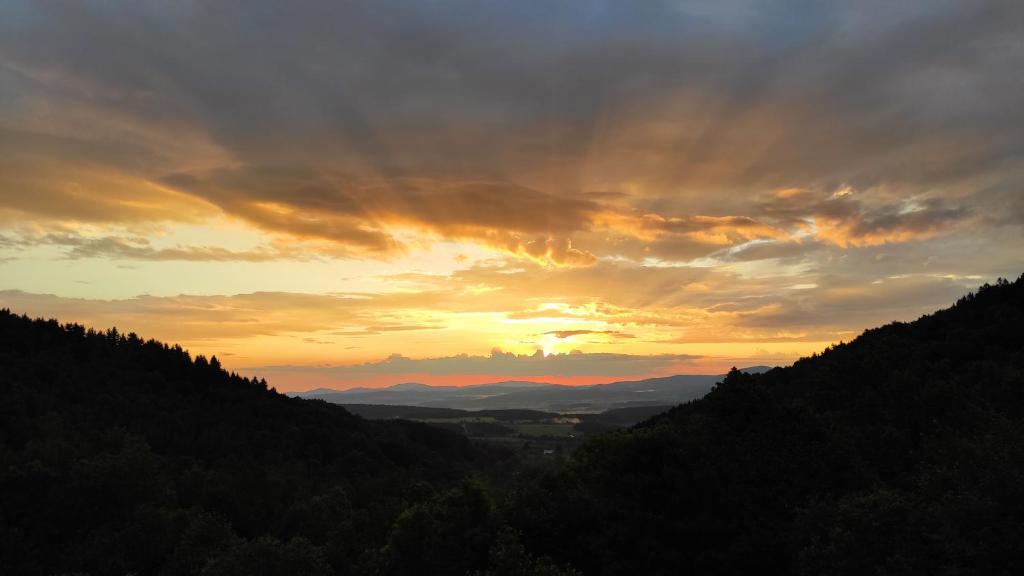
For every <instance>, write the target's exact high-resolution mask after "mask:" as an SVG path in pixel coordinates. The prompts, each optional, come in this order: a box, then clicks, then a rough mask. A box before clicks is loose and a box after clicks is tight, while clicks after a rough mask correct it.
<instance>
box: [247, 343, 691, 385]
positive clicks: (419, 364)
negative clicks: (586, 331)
mask: <svg viewBox="0 0 1024 576" xmlns="http://www.w3.org/2000/svg"><path fill="white" fill-rule="evenodd" d="M699 358H700V357H699V356H693V355H687V354H656V355H630V354H610V353H593V354H585V353H582V352H576V353H570V354H550V355H547V356H545V355H544V354H542V353H541V352H539V351H538V352H536V353H534V354H512V353H509V352H502V351H501V350H498V349H495V350H493V351H492V352H491V354H490V355H489V356H471V355H466V354H460V355H456V356H445V357H439V358H419V359H416V358H406V357H405V356H402V355H401V354H392V355H391V356H389V357H387V358H385V359H384V360H380V361H377V362H368V363H364V364H356V365H351V366H329V367H325V366H312V367H305V368H303V367H298V366H267V367H259V368H255V369H256V370H259V371H261V372H266V373H267V374H271V375H272V374H274V373H275V372H292V373H297V372H306V373H319V374H330V375H333V376H337V377H339V378H343V377H358V378H367V377H372V376H380V375H398V374H401V375H414V374H423V375H431V376H447V375H474V376H481V377H486V378H501V377H509V376H511V377H542V376H559V377H575V376H602V377H604V376H608V377H618V376H630V375H637V374H651V373H656V372H663V371H665V370H672V369H680V367H681V366H682V365H685V364H686V363H687V362H690V361H692V360H697V359H699Z"/></svg>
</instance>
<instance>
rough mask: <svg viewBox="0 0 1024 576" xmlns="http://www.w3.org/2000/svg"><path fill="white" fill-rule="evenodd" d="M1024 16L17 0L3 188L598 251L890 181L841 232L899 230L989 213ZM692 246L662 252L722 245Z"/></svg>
mask: <svg viewBox="0 0 1024 576" xmlns="http://www.w3.org/2000/svg"><path fill="white" fill-rule="evenodd" d="M1022 19H1024V4H1021V3H1020V2H1017V1H1013V0H988V1H978V2H899V3H894V2H888V1H885V2H881V1H878V2H874V1H867V2H856V3H852V2H818V1H791V2H759V1H750V2H721V3H714V4H707V3H697V2H679V1H672V2H669V1H664V2H643V3H622V2H593V3H586V4H577V3H551V2H531V1H525V2H488V3H478V2H454V1H450V2H430V3H417V2H392V1H378V2H369V3H338V2H326V1H325V2H308V3H302V5H301V6H296V5H292V4H283V3H270V2H260V1H251V2H228V3H203V2H173V3H171V2H138V3H130V4H119V3H104V2H92V3H71V2H69V3H38V2H9V3H5V4H4V7H3V8H0V149H3V150H12V155H8V156H7V158H8V159H7V160H6V161H5V160H0V167H3V168H4V175H3V176H0V185H2V186H0V201H2V202H3V205H4V207H8V208H15V209H18V210H21V211H25V212H29V213H37V214H46V215H51V216H59V217H67V216H71V217H79V218H86V219H94V220H95V219H104V218H112V219H117V218H114V217H113V216H108V215H115V216H116V215H120V216H121V217H122V218H144V217H145V216H146V214H145V213H144V212H145V211H146V210H149V211H151V214H149V216H151V217H154V218H162V219H167V218H174V217H175V214H174V210H172V209H169V208H168V207H167V203H168V202H170V199H169V198H170V197H168V196H167V195H168V194H172V193H173V192H180V193H184V194H186V195H188V196H190V197H194V198H199V199H202V200H205V201H208V202H210V203H212V204H213V205H216V206H217V207H219V208H220V209H221V210H223V211H225V212H227V213H228V214H232V215H236V216H240V217H242V218H245V219H247V220H248V221H250V222H252V223H254V224H256V225H258V226H261V227H263V228H265V229H268V230H272V231H277V232H287V233H292V234H297V235H302V236H315V237H319V238H326V239H330V240H332V241H335V242H337V243H339V244H342V245H345V246H350V247H352V248H353V249H354V250H365V251H368V252H371V253H384V252H389V251H393V250H395V249H398V248H399V244H400V243H399V241H398V240H396V239H395V238H394V237H393V236H392V235H391V234H390V233H389V232H388V230H387V229H388V227H390V226H396V225H398V226H410V227H413V228H417V229H421V230H424V231H426V232H429V233H434V234H438V235H441V236H445V237H456V238H470V239H474V240H480V241H483V242H486V243H488V244H491V245H494V246H499V247H503V248H507V249H509V250H511V251H512V252H515V253H520V254H522V255H526V256H530V257H534V258H541V259H549V260H552V261H558V260H560V259H561V260H563V261H564V262H566V263H585V264H586V263H592V262H593V261H594V259H595V254H592V253H591V252H592V251H593V250H596V248H594V249H591V248H590V247H589V246H588V245H583V244H580V245H579V246H577V247H573V245H572V243H571V242H570V240H569V238H570V237H571V236H575V235H577V234H579V233H580V232H582V231H586V230H588V229H591V228H592V227H594V226H595V224H596V223H599V222H601V221H602V218H601V217H598V216H597V215H598V214H601V213H604V212H608V211H614V210H615V208H616V207H617V206H621V205H629V204H630V203H631V202H632V203H635V204H636V205H637V206H641V205H643V206H653V207H655V208H657V209H656V210H654V212H657V213H658V214H660V215H661V216H662V217H663V220H662V222H663V224H662V228H664V230H662V232H663V233H666V234H679V233H680V232H681V231H684V230H686V229H688V227H691V226H694V225H695V224H701V223H700V222H699V221H698V220H695V219H694V215H699V214H710V215H713V216H716V217H721V218H729V219H732V221H731V223H732V225H733V226H734V229H737V230H738V229H750V228H751V227H753V226H755V225H760V222H759V221H755V220H752V219H751V218H754V217H757V216H758V215H757V214H754V213H752V202H753V200H754V199H755V198H756V197H758V195H759V194H762V193H764V192H765V191H766V190H771V189H775V188H780V187H799V188H804V189H809V190H819V191H824V192H825V193H828V192H831V191H833V190H835V189H837V188H839V187H840V186H843V185H847V186H851V187H853V188H854V189H856V190H867V189H873V188H876V187H883V186H884V187H887V188H886V189H887V190H889V192H887V194H889V195H890V196H895V197H896V198H891V197H890V198H883V199H880V200H877V202H876V201H875V200H872V201H868V200H864V201H863V202H864V205H863V206H862V207H861V212H860V213H859V215H857V216H855V217H853V218H852V219H844V220H843V222H844V227H843V229H842V233H843V234H844V235H852V236H855V237H873V238H881V239H882V240H883V241H886V242H894V241H902V240H905V239H908V238H915V237H917V236H918V235H920V234H921V233H922V232H921V231H926V233H928V234H932V233H938V232H940V231H943V230H947V229H949V228H951V226H952V224H953V223H955V222H957V221H962V220H963V219H964V218H965V217H966V215H967V214H968V212H967V211H966V210H965V209H964V208H963V203H962V202H960V201H958V200H956V199H950V200H947V201H946V202H945V203H941V202H939V201H937V200H930V199H929V198H932V199H933V198H937V197H950V196H953V195H955V196H956V197H957V198H958V199H963V200H964V202H966V201H970V202H971V204H972V209H971V214H978V215H981V216H983V217H991V218H995V217H996V216H995V214H994V212H995V210H996V204H997V201H996V200H994V199H993V198H992V196H991V195H979V194H977V192H978V191H979V190H982V189H990V188H991V187H992V186H996V185H998V184H1000V183H1001V182H1003V181H1005V180H1006V178H1008V176H1007V175H1008V174H1012V173H1016V174H1019V173H1020V168H1021V162H1022V160H1021V159H1022V152H1024V128H1022V127H1024V111H1022V108H1021V107H1020V105H1019V103H1020V102H1021V101H1024V82H1022V80H1021V75H1020V74H1019V73H1017V72H1018V71H1019V70H1021V69H1024V44H1022V42H1021V41H1020V38H1021V32H1022V30H1024V22H1022ZM14 149H16V153H17V155H14V154H13V152H14ZM200 152H202V153H200ZM213 157H216V158H214V159H212V160H211V158H213ZM12 158H13V159H12ZM282 167H284V168H282ZM57 172H61V173H65V174H68V173H71V174H76V175H78V176H76V178H78V180H80V181H82V182H84V183H85V185H86V186H87V187H88V186H90V185H91V188H90V190H92V192H90V193H88V194H83V193H81V192H80V191H79V192H74V191H69V188H68V187H67V185H66V184H67V182H66V179H67V178H65V180H59V179H56V178H55V176H54V174H55V173H57ZM124 178H135V179H137V180H139V181H142V182H146V183H149V184H151V185H152V188H151V189H147V191H146V193H147V194H149V195H150V196H152V197H153V201H151V202H148V203H146V204H145V205H144V206H143V207H140V205H139V204H138V203H133V202H131V201H130V198H129V197H130V196H131V191H135V192H136V193H138V187H135V188H131V187H129V189H130V190H129V189H126V188H124ZM76 182H77V180H76ZM79 183H80V182H79ZM96 190H103V192H96ZM594 190H599V191H600V193H599V194H597V195H594V194H593V192H594ZM627 193H628V195H627ZM910 198H922V199H923V200H922V202H921V206H923V208H921V209H920V210H916V211H913V210H912V211H905V208H906V205H904V204H901V203H900V201H901V200H902V201H905V200H907V199H910ZM613 201H614V202H618V204H605V202H613ZM95 206H100V207H101V208H94V207H95ZM826 206H827V207H831V208H836V207H846V205H845V204H839V203H837V204H834V205H826ZM893 206H896V207H897V208H895V209H893V208H892V207H893ZM201 209H202V205H197V206H194V207H192V209H191V210H190V212H189V214H190V215H192V214H193V213H194V212H195V211H197V210H201ZM894 210H895V211H894ZM901 210H902V211H901ZM1020 212H1021V211H1020V210H1017V211H1011V212H1009V213H1002V214H1000V216H1001V217H1002V218H1003V219H1004V220H1005V219H1007V218H1009V219H1011V222H1009V223H1012V224H1019V223H1020V220H1021V218H1022V215H1021V213H1020ZM814 215H815V213H814V211H813V210H800V209H799V207H798V209H797V211H796V212H794V213H793V214H792V216H793V218H792V219H790V220H789V221H790V222H798V221H802V220H804V219H806V218H808V217H812V216H814ZM190 217H193V216H190ZM673 218H675V220H673ZM904 229H906V230H909V232H907V233H904ZM726 236H727V235H726ZM752 237H753V238H763V237H764V235H761V234H759V235H753V236H751V235H749V234H748V235H747V236H742V237H739V236H736V237H732V238H731V239H730V238H728V237H727V238H726V240H728V241H729V242H733V243H735V242H740V241H745V240H749V239H751V238H752ZM694 242H695V241H694V240H693V239H679V238H674V237H673V238H669V239H668V240H666V242H665V243H662V244H661V245H655V246H654V250H655V253H658V254H666V255H667V254H685V255H686V256H687V257H691V256H693V255H699V253H700V252H701V251H703V252H704V253H708V252H710V251H712V250H714V249H718V248H720V247H721V241H719V243H718V244H717V245H714V246H711V245H709V246H705V247H695V246H697V245H696V244H695V243H694ZM697 244H699V242H697ZM602 248H607V246H602ZM601 255H602V254H597V255H596V256H601Z"/></svg>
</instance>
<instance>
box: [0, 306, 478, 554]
mask: <svg viewBox="0 0 1024 576" xmlns="http://www.w3.org/2000/svg"><path fill="white" fill-rule="evenodd" d="M488 458H489V456H487V454H485V453H484V452H482V449H481V448H478V447H474V446H473V445H471V444H470V443H469V442H468V441H467V440H466V439H465V438H464V437H461V436H459V435H456V434H452V433H449V432H446V431H444V430H440V429H437V428H433V427H429V426H426V425H423V424H417V423H413V422H407V421H392V422H369V421H366V420H363V419H362V418H359V417H356V416H353V415H351V414H349V413H348V412H347V411H345V410H344V409H343V408H341V407H339V406H335V405H332V404H328V403H325V402H322V401H315V400H302V399H297V398H289V397H287V396H284V395H281V394H277V393H276V392H275V391H273V390H267V389H266V383H265V382H264V381H262V380H254V379H248V378H242V377H239V376H237V375H234V374H228V373H226V372H225V371H224V370H222V369H221V368H220V366H219V363H218V362H217V360H216V358H215V357H214V358H211V359H210V360H209V361H208V360H207V359H205V358H203V357H201V356H200V357H196V358H195V359H193V358H191V357H190V356H189V355H188V353H187V352H185V351H183V350H182V349H181V348H179V347H169V346H167V345H164V344H161V343H159V342H155V341H152V340H150V341H143V340H141V339H140V338H138V337H136V336H135V335H134V334H128V335H123V334H119V333H118V332H116V331H115V330H111V331H108V332H94V331H91V330H86V329H84V328H83V327H81V326H77V325H64V326H62V325H60V324H58V323H57V322H56V321H42V320H34V321H33V320H30V319H28V318H27V317H19V316H16V315H13V314H11V313H9V312H8V311H6V310H3V311H0V567H2V569H0V572H2V573H5V574H61V573H90V574H127V573H138V574H193V573H194V574H198V573H200V572H202V573H203V574H222V573H236V572H237V573H250V570H249V568H246V567H247V566H253V565H254V564H253V563H256V564H260V565H264V568H266V569H265V570H264V568H260V570H261V571H259V572H258V573H272V572H273V570H271V568H268V567H269V566H271V565H280V567H281V568H280V570H278V572H279V573H306V574H318V573H331V572H332V571H333V572H336V573H342V574H343V573H350V572H352V571H353V570H355V567H357V566H359V565H360V563H363V564H367V565H369V566H371V568H372V567H373V566H377V565H381V563H383V564H384V565H386V562H385V561H383V560H382V561H380V562H378V561H377V560H375V558H373V557H368V556H367V554H368V553H374V551H375V550H378V549H381V548H382V547H384V546H385V545H386V543H387V537H388V533H389V531H390V530H391V527H392V524H393V523H394V522H395V520H396V518H397V517H398V516H399V514H400V513H401V512H402V510H403V509H404V508H406V507H408V506H410V505H412V504H414V503H416V502H418V501H419V500H422V499H424V498H429V497H431V494H433V493H435V492H436V489H438V488H446V487H448V486H451V485H453V484H454V483H455V482H456V481H457V480H459V479H461V478H463V477H465V476H466V475H467V474H468V473H469V472H470V471H472V470H475V469H477V468H480V467H481V466H482V465H483V464H484V463H485V462H486V461H488V460H487V459H488ZM483 553H484V555H486V549H485V550H484V552H483ZM385 560H386V559H385ZM371 568H367V570H369V571H372V570H373V569H376V568H372V569H371ZM268 570H270V571H268ZM233 571H234V572H233Z"/></svg>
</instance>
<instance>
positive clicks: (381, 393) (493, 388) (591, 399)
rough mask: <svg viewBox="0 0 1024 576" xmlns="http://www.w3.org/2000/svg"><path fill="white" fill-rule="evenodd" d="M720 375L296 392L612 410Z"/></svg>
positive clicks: (672, 395) (369, 399)
mask: <svg viewBox="0 0 1024 576" xmlns="http://www.w3.org/2000/svg"><path fill="white" fill-rule="evenodd" d="M769 369H770V367H768V366H752V367H749V368H744V369H742V371H743V372H747V373H751V374H759V373H761V372H766V371H767V370H769ZM724 377H725V375H724V374H696V375H691V374H686V375H678V376H667V377H664V378H648V379H645V380H632V381H622V382H611V383H608V384H595V385H590V386H566V385H561V384H550V383H547V382H529V381H506V382H494V383H488V384H476V385H470V386H431V385H428V384H420V383H416V382H407V383H403V384H395V385H394V386H389V387H387V388H352V389H350V390H332V389H329V388H318V389H316V390H309V391H308V392H300V393H298V394H297V396H300V397H302V398H317V399H321V400H324V401H327V402H332V403H334V404H376V405H388V406H421V407H436V408H455V409H460V410H506V409H513V408H519V409H529V410H543V411H547V412H561V413H565V412H603V411H605V410H611V409H615V408H628V407H637V406H661V405H672V404H679V403H682V402H688V401H690V400H693V399H696V398H700V397H701V396H704V395H705V394H707V393H708V391H710V390H711V387H712V386H714V385H715V383H716V382H720V381H721V380H722V378H724Z"/></svg>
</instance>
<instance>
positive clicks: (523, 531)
mask: <svg viewBox="0 0 1024 576" xmlns="http://www.w3.org/2000/svg"><path fill="white" fill-rule="evenodd" d="M1022 325H1024V277H1021V279H1018V280H1017V281H1015V282H1012V283H1011V282H1006V281H1000V282H998V283H997V284H996V285H995V286H988V285H986V286H984V287H982V288H981V289H980V290H978V292H977V293H974V294H970V295H967V296H965V297H964V298H962V299H961V300H960V301H958V302H957V303H956V304H955V305H954V306H952V307H951V308H949V309H946V310H942V311H939V312H936V313H935V314H931V315H928V316H924V317H922V318H920V319H918V320H916V321H914V322H910V323H893V324H889V325H887V326H883V327H881V328H876V329H872V330H868V331H866V332H865V333H864V334H863V335H861V336H860V337H858V338H857V339H855V340H854V341H852V342H849V343H845V344H840V345H837V346H834V347H832V348H830V349H829V350H826V351H824V352H823V353H822V354H820V355H814V356H812V357H810V358H805V359H802V360H800V361H798V362H796V363H795V364H794V365H793V366H790V367H787V368H775V369H772V370H769V371H767V372H763V373H756V374H755V373H748V372H743V371H738V370H733V371H732V372H730V373H729V374H728V375H726V376H725V377H724V379H722V381H721V382H720V383H718V384H717V385H715V386H714V387H713V389H712V390H711V392H710V393H708V394H707V395H706V396H704V397H703V398H701V399H699V400H693V401H690V402H688V403H685V404H681V405H678V406H675V407H674V408H672V409H670V410H668V411H667V412H662V408H655V407H650V408H642V409H641V408H637V409H629V410H626V411H613V412H609V413H606V416H605V418H606V419H608V420H609V422H610V425H609V428H610V427H612V425H614V424H615V422H616V421H621V422H625V421H629V420H631V419H632V420H635V419H636V418H644V417H646V418H648V419H647V420H645V421H643V422H641V423H639V424H637V425H636V426H634V427H632V428H629V429H617V430H612V431H609V432H607V433H604V434H599V435H596V437H594V438H591V439H590V440H589V441H587V442H586V443H584V444H583V445H582V446H581V447H579V448H578V449H576V450H575V452H573V453H571V454H569V455H565V454H561V453H556V452H557V451H554V450H552V451H551V452H552V453H551V454H550V455H546V456H545V457H544V458H541V459H538V460H535V461H530V462H524V461H519V460H512V459H509V457H508V456H507V453H505V452H501V451H499V450H498V449H496V448H495V447H494V446H493V445H482V444H474V443H472V442H470V441H468V440H467V439H466V438H464V437H461V436H459V435H457V434H451V433H447V432H445V431H444V430H440V429H437V428H434V427H431V426H426V425H423V424H417V423H413V422H407V421H403V420H387V421H366V420H363V419H362V418H359V417H357V416H354V415H352V414H350V413H349V412H348V411H346V410H345V409H344V408H342V407H340V406H335V405H331V404H329V403H326V402H322V401H313V400H305V399H299V398H288V397H285V396H282V395H280V394H277V393H276V392H274V391H273V390H268V389H266V386H265V383H264V382H262V381H254V380H251V379H246V378H240V377H238V376H236V375H232V374H228V373H226V372H224V371H223V370H222V369H220V367H219V366H218V364H217V362H216V361H215V360H214V359H210V360H209V361H208V360H206V359H205V358H195V359H193V358H191V357H189V356H188V354H187V353H185V352H184V351H182V350H181V349H180V348H176V347H169V346H166V345H163V344H159V343H156V342H153V341H145V342H144V341H142V340H140V339H139V338H137V337H135V336H133V335H128V336H124V335H121V334H118V333H116V332H114V331H109V332H92V331H87V330H85V329H84V328H82V327H80V326H74V325H68V326H61V325H59V324H57V323H56V322H53V321H49V322H45V321H32V320H29V319H27V318H24V317H18V316H14V315H12V314H10V313H7V312H6V311H5V312H2V313H0V464H2V466H0V566H3V568H4V569H5V573H6V572H9V573H12V574H60V573H91V574H97V575H99V574H126V573H139V574H205V575H207V576H216V575H220V574H239V575H241V574H266V575H270V574H332V573H333V574H354V575H362V574H366V575H369V574H382V575H404V574H410V575H411V574H453V575H460V576H461V575H465V574H480V575H489V576H498V575H507V574H515V575H531V574H545V575H552V576H554V575H559V574H563V575H569V574H579V573H583V574H587V575H588V576H589V575H604V574H608V575H613V574H614V575H617V574H654V575H657V574H716V575H717V574H720V575H739V574H750V573H758V574H807V575H810V574H832V575H851V576H853V575H860V574H886V575H911V574H948V575H975V574H976V575H979V576H980V575H989V574H994V575H1000V574H1007V575H1009V574H1015V573H1016V572H1017V570H1018V567H1019V566H1021V565H1024V548H1022V547H1021V546H1020V542H1021V541H1022V539H1024V331H1022V330H1021V326H1022ZM645 385H646V384H645ZM645 385H640V384H629V385H626V387H627V388H628V387H629V386H645ZM413 388H415V387H413ZM520 392H523V390H517V391H516V393H520ZM368 410H371V411H375V412H377V413H383V411H384V410H385V409H382V408H380V407H374V408H368ZM430 410H436V408H431V409H430ZM644 410H647V412H645V411H644ZM655 412H660V413H656V414H655ZM409 414H410V415H412V414H415V411H412V412H410V413H409ZM421 414H422V413H421ZM434 414H435V415H437V414H438V413H437V412H435V413H434ZM445 414H448V415H449V416H453V415H454V416H457V415H458V414H459V413H458V412H446V413H445ZM495 414H501V413H494V412H492V413H490V417H493V416H494V415H495ZM524 414H533V415H536V413H530V412H524ZM546 453H547V450H545V454H546Z"/></svg>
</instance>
